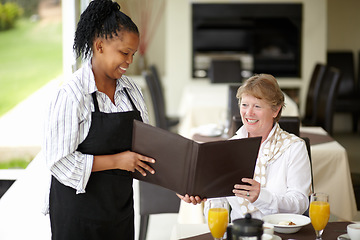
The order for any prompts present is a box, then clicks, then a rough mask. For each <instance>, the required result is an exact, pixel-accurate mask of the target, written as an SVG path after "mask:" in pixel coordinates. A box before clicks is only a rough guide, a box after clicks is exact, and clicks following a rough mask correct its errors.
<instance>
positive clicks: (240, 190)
mask: <svg viewBox="0 0 360 240" xmlns="http://www.w3.org/2000/svg"><path fill="white" fill-rule="evenodd" d="M241 181H242V182H244V183H248V184H250V185H246V184H235V185H234V189H233V193H235V196H237V197H243V198H245V199H247V200H249V202H251V203H253V202H255V201H256V199H258V197H259V194H260V189H261V185H260V183H259V182H257V181H255V180H254V179H251V178H243V179H241Z"/></svg>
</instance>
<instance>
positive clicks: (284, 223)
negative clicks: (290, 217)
mask: <svg viewBox="0 0 360 240" xmlns="http://www.w3.org/2000/svg"><path fill="white" fill-rule="evenodd" d="M278 225H282V226H294V225H296V224H295V223H294V222H292V221H281V222H279V223H278Z"/></svg>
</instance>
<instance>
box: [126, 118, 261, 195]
mask: <svg viewBox="0 0 360 240" xmlns="http://www.w3.org/2000/svg"><path fill="white" fill-rule="evenodd" d="M260 142H261V137H256V138H244V139H234V140H221V141H214V142H207V143H198V142H195V141H194V140H191V139H188V138H185V137H182V136H180V135H179V134H176V133H172V132H169V131H166V130H164V129H161V128H157V127H154V126H151V125H149V124H145V123H143V122H140V121H137V120H134V126H133V139H132V151H134V152H137V153H139V154H142V155H145V156H148V157H152V158H154V159H155V163H148V164H149V165H150V166H151V167H152V168H153V169H154V170H155V174H147V175H146V176H145V177H144V176H142V175H141V174H140V173H139V172H138V171H135V172H134V173H133V177H134V178H136V179H138V180H141V181H145V182H148V183H153V184H156V185H159V186H162V187H165V188H167V189H170V190H172V191H174V192H176V193H179V194H181V195H185V194H189V195H190V196H200V197H201V198H213V197H225V196H233V195H234V194H233V193H232V190H233V189H234V184H236V183H242V182H241V179H242V178H244V177H246V178H252V177H253V175H254V169H255V164H256V159H257V155H258V151H259V147H260Z"/></svg>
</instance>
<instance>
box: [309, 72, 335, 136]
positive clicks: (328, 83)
mask: <svg viewBox="0 0 360 240" xmlns="http://www.w3.org/2000/svg"><path fill="white" fill-rule="evenodd" d="M340 76H341V73H340V71H339V70H338V69H337V68H334V67H327V68H326V71H325V75H324V79H323V81H322V83H321V87H320V92H319V100H318V104H317V116H316V118H317V119H316V123H315V126H320V127H322V128H324V129H325V130H326V131H327V132H328V133H329V134H330V135H332V134H333V118H334V110H335V107H334V105H335V99H336V94H337V90H338V86H339V81H340Z"/></svg>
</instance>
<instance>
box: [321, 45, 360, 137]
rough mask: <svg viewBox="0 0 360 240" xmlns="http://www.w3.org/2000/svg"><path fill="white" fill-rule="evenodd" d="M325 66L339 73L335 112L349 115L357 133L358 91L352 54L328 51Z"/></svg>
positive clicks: (359, 98)
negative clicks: (337, 70)
mask: <svg viewBox="0 0 360 240" xmlns="http://www.w3.org/2000/svg"><path fill="white" fill-rule="evenodd" d="M327 64H328V66H332V67H336V68H338V69H339V70H340V71H341V78H340V83H339V88H338V92H337V97H336V99H335V112H343V113H350V114H351V115H352V122H353V126H352V130H353V132H357V127H358V119H359V113H360V91H359V88H358V85H357V84H356V79H355V63H354V54H353V52H352V51H336V52H335V51H329V52H328V54H327Z"/></svg>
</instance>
